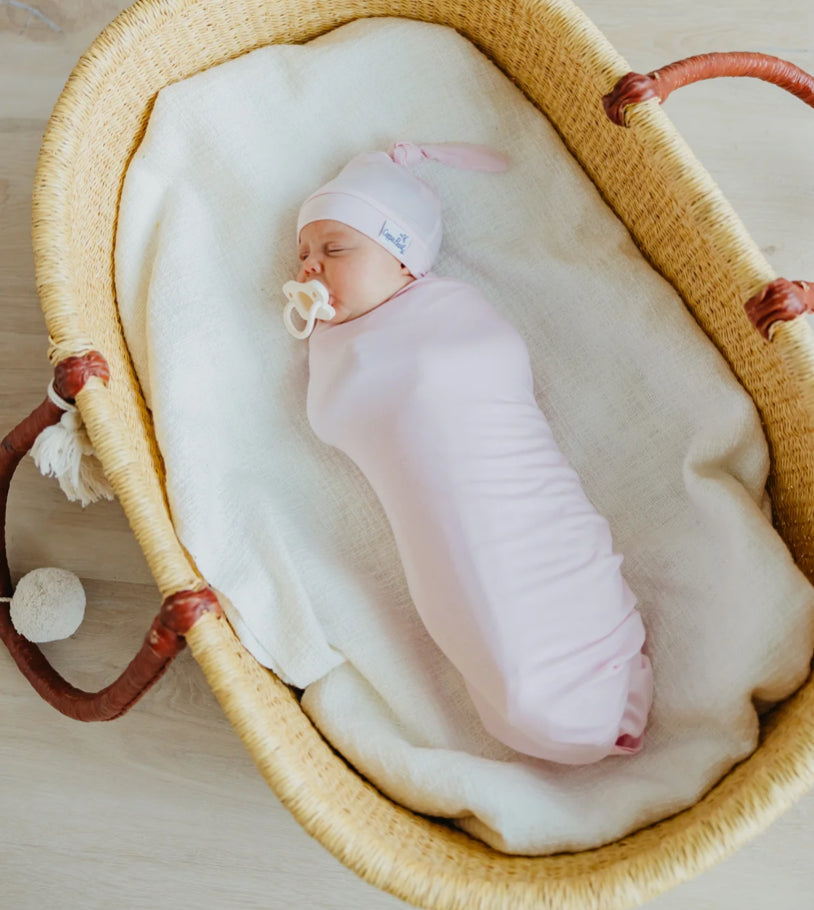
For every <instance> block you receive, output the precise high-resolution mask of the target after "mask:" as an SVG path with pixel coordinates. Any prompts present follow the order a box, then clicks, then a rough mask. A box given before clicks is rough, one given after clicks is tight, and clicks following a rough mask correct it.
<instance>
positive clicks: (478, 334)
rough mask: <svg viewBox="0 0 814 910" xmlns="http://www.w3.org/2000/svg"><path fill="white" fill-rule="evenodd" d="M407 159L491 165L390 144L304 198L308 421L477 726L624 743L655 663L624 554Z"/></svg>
mask: <svg viewBox="0 0 814 910" xmlns="http://www.w3.org/2000/svg"><path fill="white" fill-rule="evenodd" d="M422 157H424V158H433V159H436V160H438V161H442V162H443V163H445V164H447V165H451V166H457V167H464V168H468V169H474V170H492V171H497V170H505V168H506V159H505V157H504V156H501V155H498V154H497V153H494V152H492V151H490V150H489V149H486V148H484V147H483V146H473V145H465V144H463V145H461V144H443V145H422V146H415V145H412V144H410V143H396V144H394V145H393V146H392V148H391V149H390V151H389V152H388V153H384V152H370V153H364V154H361V155H358V156H356V157H355V158H353V159H352V160H351V161H350V162H349V163H348V164H347V165H346V166H345V168H344V169H343V170H342V171H341V172H340V173H339V175H338V176H337V177H336V178H334V179H333V180H332V181H330V182H329V183H327V184H325V185H324V186H322V187H321V188H320V189H318V190H316V191H315V192H314V193H313V194H312V195H311V196H309V197H308V199H306V201H305V202H304V203H303V205H302V208H301V210H300V213H299V218H298V222H297V237H298V243H299V258H300V267H299V274H298V275H297V281H298V282H300V283H303V284H305V283H307V282H313V281H316V282H318V283H319V284H317V285H316V286H315V287H316V288H317V289H318V290H320V291H322V290H323V288H324V291H323V293H325V295H326V296H327V301H328V304H329V306H330V307H331V308H332V309H331V310H324V309H323V310H322V313H323V315H324V316H326V317H327V316H331V318H330V320H328V319H327V318H326V319H320V320H318V321H316V322H315V323H314V326H313V333H312V334H311V335H310V340H309V359H308V363H309V374H310V375H309V382H308V401H307V413H308V419H309V422H310V424H311V427H312V428H313V430H314V433H315V434H316V435H317V437H318V438H319V439H320V440H322V442H324V443H326V444H328V445H331V446H335V447H336V448H338V449H340V450H341V451H343V452H344V453H345V454H346V455H347V456H349V457H350V458H351V459H352V460H353V461H354V462H355V463H356V464H357V466H358V467H359V469H360V470H361V471H362V472H363V474H364V475H365V477H366V478H367V479H368V481H369V482H370V484H371V486H372V487H373V489H374V491H375V493H376V495H377V496H378V498H379V500H380V501H381V503H382V506H383V508H384V511H385V513H386V515H387V518H388V520H389V522H390V524H391V526H392V530H393V534H394V537H395V540H396V544H397V547H398V550H399V554H400V557H401V560H402V563H403V567H404V572H405V577H406V580H407V584H408V587H409V591H410V595H411V597H412V600H413V602H414V604H415V607H416V609H417V611H418V613H419V615H420V617H421V619H422V621H423V623H424V625H425V626H426V628H427V631H428V632H429V634H430V635H431V636H432V638H433V639H434V640H435V641H436V643H437V644H438V646H439V647H440V648H441V650H442V651H443V652H444V653H445V654H446V656H447V657H448V658H449V660H450V661H451V662H452V663H453V665H454V666H455V667H456V668H457V669H458V671H459V672H460V673H461V674H462V676H463V678H464V680H465V683H466V687H467V690H468V692H469V694H470V696H471V698H472V701H473V703H474V705H475V708H476V709H477V711H478V714H479V715H480V718H481V720H482V722H483V724H484V727H485V728H486V730H487V731H488V732H489V733H490V734H491V735H492V736H494V737H495V738H496V739H498V740H500V741H501V742H503V743H505V744H506V745H508V746H510V747H511V748H513V749H515V750H516V751H518V752H521V753H524V754H526V755H530V756H534V757H536V758H541V759H547V760H550V761H555V762H563V763H566V764H584V763H588V762H595V761H598V760H600V759H602V758H604V757H606V756H608V755H622V754H630V753H634V752H637V751H638V750H639V749H640V748H641V743H642V735H643V731H644V727H645V722H646V720H647V714H648V711H649V709H650V703H651V697H652V676H651V669H650V661H649V660H648V658H647V657H646V656H645V655H644V654H643V653H642V645H643V643H644V638H645V633H644V626H643V624H642V620H641V617H640V616H639V613H638V612H637V611H636V609H635V604H636V598H635V596H634V594H633V593H632V591H631V590H630V588H629V587H628V585H627V583H626V582H625V580H624V578H623V577H622V574H621V571H620V566H621V562H622V557H621V556H618V555H615V554H614V552H613V549H612V541H611V535H610V530H609V526H608V523H607V521H606V520H605V519H604V518H603V517H602V516H601V515H599V514H598V513H597V512H596V511H595V509H594V508H593V506H592V505H591V503H590V502H589V501H588V499H587V497H586V495H585V493H584V492H583V490H582V487H581V485H580V481H579V478H578V477H577V475H576V473H575V472H574V471H573V470H572V469H571V468H570V467H569V465H568V463H567V462H566V460H565V458H564V457H563V455H562V454H561V452H560V451H559V449H558V447H557V444H556V442H555V440H554V437H553V435H552V433H551V429H550V428H549V425H548V423H547V421H546V419H545V417H544V415H543V414H542V412H541V411H540V409H539V407H538V406H537V403H536V401H535V398H534V394H533V379H532V372H531V366H530V361H529V355H528V350H527V348H526V345H525V342H524V341H523V339H522V338H521V336H520V334H519V333H518V332H517V331H516V330H515V329H514V327H513V326H512V325H510V324H509V323H508V322H507V321H506V320H505V319H504V318H502V317H501V316H500V315H499V314H498V313H497V312H496V311H495V309H494V308H493V307H492V305H491V304H490V303H489V301H488V300H487V299H486V298H485V297H484V296H483V295H482V294H481V293H480V291H478V289H477V288H476V287H474V286H473V285H471V284H468V283H467V282H464V281H457V280H455V279H452V278H444V277H440V276H437V275H435V274H434V273H432V272H431V271H430V268H431V266H432V264H433V261H434V260H435V257H436V255H437V253H438V250H439V247H440V244H441V213H440V200H439V199H438V197H437V195H436V193H435V192H434V190H432V189H431V188H430V187H429V185H428V184H427V183H426V182H425V181H423V180H420V179H418V178H417V177H416V176H415V175H414V174H412V172H411V171H410V169H409V166H410V165H411V164H413V163H414V162H415V161H417V160H420V159H421V158H422ZM311 286H312V287H314V285H311ZM287 293H290V288H289V291H288V292H287ZM332 313H333V315H331V314H332Z"/></svg>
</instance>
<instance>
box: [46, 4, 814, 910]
mask: <svg viewBox="0 0 814 910" xmlns="http://www.w3.org/2000/svg"><path fill="white" fill-rule="evenodd" d="M366 16H403V17H407V18H412V19H421V20H425V21H429V22H435V23H439V24H442V25H448V26H451V27H453V28H455V29H457V30H458V31H459V32H460V33H461V34H463V35H464V36H465V37H466V38H467V39H469V40H470V41H471V42H472V43H473V44H474V45H475V46H477V47H478V48H479V49H480V50H481V51H482V52H483V53H485V54H486V55H488V56H489V57H490V58H491V59H492V60H493V61H494V63H495V64H496V65H497V66H498V67H500V68H501V69H502V70H503V72H504V73H506V74H507V76H509V77H510V78H511V79H512V81H513V82H514V83H515V84H516V85H517V86H519V88H520V89H521V90H522V91H523V92H524V93H525V94H526V95H527V96H528V97H529V98H530V99H531V101H532V102H533V103H534V104H535V105H536V106H537V107H538V109H539V110H540V111H541V112H542V113H544V114H545V115H546V116H547V117H548V118H549V119H550V120H551V122H552V123H553V124H554V126H555V128H556V129H557V131H558V133H559V134H560V136H561V137H562V139H563V141H564V143H565V144H566V146H567V147H568V149H569V150H570V151H571V152H572V154H573V155H574V156H575V157H576V158H577V159H578V160H579V162H580V163H581V165H582V167H583V168H584V169H585V171H586V172H587V174H588V175H589V176H590V177H591V179H592V180H593V181H594V183H595V184H596V186H597V187H598V189H599V191H600V192H601V194H602V196H603V197H604V198H605V200H606V201H607V202H608V204H609V205H610V206H611V207H612V208H613V209H614V210H615V211H616V213H617V214H618V216H619V217H620V218H621V219H622V221H623V222H624V223H625V225H626V226H627V227H628V229H629V230H630V232H631V234H632V235H633V237H634V239H635V240H636V243H637V244H638V246H639V248H640V249H641V251H642V253H643V255H644V256H645V257H646V258H647V259H648V261H649V262H650V263H651V264H652V265H653V267H654V268H656V269H657V270H658V271H659V272H661V273H662V274H663V275H664V276H665V277H666V278H667V279H668V280H669V281H670V282H672V284H673V285H674V286H675V288H676V289H677V290H678V292H679V293H680V294H681V296H682V298H683V299H684V301H685V303H686V305H687V307H688V308H689V309H690V311H691V312H692V313H693V314H694V316H695V318H696V319H697V321H698V323H699V324H700V325H701V327H702V328H703V329H704V330H705V331H706V333H707V334H708V336H709V337H710V338H711V339H712V340H713V342H714V343H715V344H716V345H717V347H718V348H719V349H720V351H721V352H722V354H723V356H724V358H725V359H726V361H727V362H728V363H729V365H730V367H731V369H732V370H733V372H734V374H735V375H736V376H737V377H738V379H739V380H740V381H741V383H742V384H743V385H744V387H745V388H746V389H747V390H748V391H749V393H750V394H751V396H752V398H753V399H754V401H755V403H756V405H757V407H758V409H759V411H760V414H761V416H762V419H763V422H764V425H765V429H766V434H767V437H768V441H769V447H770V453H771V457H772V471H771V476H770V486H769V492H770V494H771V496H772V500H773V507H774V514H775V523H776V527H777V529H778V531H779V532H780V534H781V535H782V536H783V538H784V540H785V541H786V543H787V544H788V546H789V548H790V550H791V552H792V554H793V556H794V558H795V560H796V562H797V563H798V565H799V566H800V567H801V569H802V570H803V571H804V572H805V573H806V575H807V576H808V577H809V578H810V579H812V578H814V540H813V539H812V536H811V535H810V534H808V533H807V532H808V529H809V528H810V527H811V519H812V508H813V507H814V502H813V501H812V499H813V497H814V483H812V480H813V479H814V448H813V447H812V445H811V441H812V438H811V433H812V425H814V344H813V343H812V332H811V330H810V328H809V326H808V324H807V322H806V321H805V320H804V319H802V318H800V319H797V320H795V321H793V322H790V323H785V324H782V325H780V326H779V327H778V328H777V329H776V330H775V331H774V333H773V338H772V341H771V343H766V342H764V341H763V340H762V339H761V338H760V336H759V335H758V333H757V332H756V331H755V330H754V329H753V328H752V326H751V324H750V323H749V322H748V320H747V318H746V317H745V315H744V313H743V304H744V303H745V301H746V300H747V299H748V298H749V297H750V296H752V295H753V294H754V293H756V292H757V291H758V290H760V289H761V288H762V287H763V286H764V285H765V284H766V283H767V282H768V281H771V280H772V279H773V278H775V277H776V276H775V275H774V273H773V272H772V270H771V268H770V267H769V265H768V264H767V263H766V262H765V260H764V259H763V258H762V256H761V254H760V253H759V251H758V249H757V248H756V246H755V244H754V243H753V242H752V240H751V239H750V238H749V236H748V235H747V234H746V232H745V230H744V228H743V226H742V225H741V223H740V221H739V220H738V218H737V216H736V215H735V214H734V213H733V211H732V210H731V208H730V207H729V205H728V204H727V203H726V201H725V200H724V199H723V198H722V196H721V194H720V192H719V190H718V189H717V187H716V186H715V184H714V182H713V181H712V180H711V178H710V177H709V175H708V174H707V173H706V172H705V171H704V170H703V168H702V167H701V166H700V165H699V164H698V162H697V161H696V160H695V159H694V158H693V156H692V154H691V153H690V151H689V149H688V148H687V147H686V146H685V144H684V143H683V142H682V140H681V138H680V137H679V136H678V135H677V133H676V131H675V130H674V129H673V127H672V126H671V124H670V122H669V120H668V119H667V117H666V116H665V115H664V113H663V112H662V110H661V109H660V108H659V106H658V104H657V103H656V102H655V101H650V102H645V103H644V104H642V105H639V106H638V108H637V109H636V110H635V111H633V112H632V113H631V114H630V116H629V122H630V123H631V126H632V129H629V130H623V129H620V128H619V127H616V126H613V125H612V124H610V122H609V121H608V120H607V119H606V118H605V115H604V113H603V110H602V105H601V100H600V99H601V96H602V95H603V94H605V93H606V92H608V91H610V89H611V88H612V87H613V85H614V83H615V81H616V80H617V79H618V78H619V77H620V76H622V75H623V74H625V73H626V72H628V71H629V69H630V68H629V66H628V65H627V64H626V63H625V61H624V60H623V59H621V58H620V57H619V55H618V54H616V52H615V51H614V50H613V48H612V47H610V46H609V44H608V43H607V41H606V40H605V39H604V37H603V36H602V35H601V34H600V33H599V32H598V31H597V30H596V29H595V28H594V27H593V25H592V24H591V23H590V22H589V21H588V20H587V19H586V18H585V17H584V16H583V15H582V14H581V13H580V12H579V10H577V9H576V8H575V7H574V6H572V5H571V4H570V2H568V0H475V2H473V0H378V2H377V0H275V2H269V0H265V2H261V0H142V2H139V3H136V5H135V6H133V7H131V8H130V9H129V10H127V11H125V12H124V13H122V15H120V16H119V17H118V18H117V19H116V20H114V22H113V23H112V24H111V25H110V26H108V28H107V29H106V30H105V31H104V32H103V33H102V34H101V35H100V36H99V38H98V39H97V40H96V41H95V42H94V43H93V45H92V46H91V47H90V49H89V50H88V51H87V52H86V54H84V55H83V57H82V58H81V59H80V60H79V62H78V63H77V65H76V68H75V69H74V72H73V73H72V75H71V77H70V79H69V80H68V83H67V84H66V86H65V89H64V91H63V93H62V95H61V97H60V99H59V101H58V103H57V105H56V107H55V109H54V112H53V114H52V116H51V119H50V121H49V125H48V128H47V130H46V134H45V136H44V139H43V143H42V148H41V153H40V158H39V164H38V169H37V175H36V181H35V190H34V212H33V221H34V225H33V236H34V253H35V262H36V274H37V285H38V290H39V294H40V298H41V301H42V306H43V310H44V312H45V317H46V321H47V325H48V330H49V332H50V335H51V338H52V340H53V344H52V348H51V351H50V357H51V360H52V361H53V362H54V363H56V362H58V361H59V360H61V359H63V358H64V357H66V356H69V355H71V354H79V353H83V352H85V351H87V350H88V349H91V348H94V349H97V350H99V351H101V353H102V354H103V355H104V356H105V357H106V358H107V360H108V363H109V364H110V367H111V374H112V379H111V381H110V383H109V385H108V386H107V387H105V386H104V385H102V383H101V382H100V381H99V380H96V379H93V380H91V381H90V382H88V384H87V385H86V387H85V388H84V389H83V391H82V392H80V394H79V396H78V405H79V407H80V410H81V412H82V415H83V417H84V419H85V421H86V423H87V426H88V430H89V433H90V436H91V439H92V442H93V444H94V446H95V448H96V451H97V453H98V454H99V456H100V458H101V460H102V463H103V464H104V467H105V470H106V472H107V474H108V476H109V478H110V480H111V483H112V484H113V486H114V489H115V491H116V494H117V496H118V497H119V499H120V501H121V503H122V505H123V507H124V510H125V512H126V514H127V516H128V519H129V521H130V524H131V526H132V528H133V531H134V533H135V535H136V537H137V539H138V541H139V543H140V545H141V547H142V549H143V551H144V553H145V555H146V557H147V560H148V562H149V565H150V568H151V570H152V572H153V575H154V577H155V579H156V583H157V585H158V587H159V589H160V590H161V592H162V595H164V596H166V595H169V594H171V593H174V592H176V591H181V590H188V589H199V588H201V587H203V586H204V585H205V580H204V579H202V578H201V577H200V574H199V573H198V572H197V570H196V568H195V566H194V565H193V564H192V561H191V560H190V558H189V555H188V554H187V553H186V552H185V551H184V549H183V547H182V546H181V544H180V543H179V541H178V540H177V538H176V536H175V533H174V530H173V527H172V522H171V520H170V516H169V511H168V507H167V500H166V495H165V490H164V472H163V466H162V462H161V456H160V453H159V451H158V448H157V445H156V442H155V436H154V433H153V428H152V424H151V419H150V414H149V412H148V410H147V409H146V407H145V404H144V400H143V397H142V395H141V392H140V389H139V386H138V381H137V379H136V377H135V374H134V371H133V368H132V364H131V361H130V358H129V355H128V352H127V348H126V346H125V343H124V340H123V336H122V332H121V326H120V323H119V320H118V315H117V310H116V301H115V295H114V282H113V250H114V240H115V231H116V216H117V208H118V204H119V198H120V193H121V187H122V183H123V180H124V175H125V172H126V169H127V166H128V163H129V161H130V158H131V156H132V154H133V152H134V151H135V149H136V148H137V146H138V144H139V142H140V140H141V137H142V135H143V133H144V129H145V127H146V124H147V120H148V118H149V115H150V111H151V109H152V104H153V101H154V99H155V97H156V94H157V92H158V91H159V90H160V89H161V88H163V87H164V86H165V85H167V84H169V83H171V82H176V81H178V80H179V79H184V78H186V77H188V76H191V75H192V74H194V73H196V72H198V71H200V70H202V69H205V68H207V67H211V66H213V65H216V64H219V63H222V62H224V61H225V60H228V59H231V58H233V57H236V56H238V55H240V54H243V53H246V52H248V51H251V50H254V49H255V48H257V47H260V46H263V45H267V44H271V43H282V42H286V43H302V42H305V41H309V40H311V39H313V38H315V37H317V36H318V35H320V34H322V33H324V32H326V31H329V30H331V29H333V28H336V27H338V26H340V25H343V24H344V23H346V22H349V21H351V20H353V19H357V18H361V17H366ZM188 641H189V644H190V647H191V649H192V652H193V654H194V655H195V657H196V659H197V660H198V662H199V663H200V664H201V666H202V668H203V670H204V672H205V674H206V676H207V679H208V681H209V684H210V685H211V687H212V689H213V691H214V692H215V694H216V696H217V698H218V699H219V701H220V703H221V705H222V706H223V708H224V710H225V712H226V713H227V715H228V716H229V718H230V719H231V721H232V723H233V724H234V726H235V727H236V729H237V731H238V733H239V735H240V737H241V738H242V740H243V741H244V743H245V745H246V747H247V748H248V749H249V751H250V753H251V755H252V756H253V758H254V760H255V761H256V763H257V765H258V767H259V768H260V770H261V771H262V773H263V775H264V776H265V778H266V779H267V781H268V783H269V784H270V786H271V787H272V788H273V789H274V791H275V793H276V794H277V795H278V797H279V798H280V799H281V800H282V802H283V803H284V804H285V805H286V806H287V807H288V808H289V809H290V811H291V812H292V813H293V814H294V816H295V817H296V818H297V820H298V821H299V822H300V824H302V825H303V827H304V828H305V829H306V830H307V831H308V832H309V833H310V834H312V835H313V836H314V837H316V838H318V839H319V840H320V841H321V842H322V843H323V844H324V845H325V846H326V847H327V849H329V850H330V851H331V852H332V853H333V854H334V855H335V856H337V857H338V858H339V859H340V860H341V861H342V862H344V863H345V864H347V865H348V866H349V867H351V868H352V869H353V870H354V871H355V872H357V873H358V874H359V875H360V876H362V877H363V878H364V879H366V880H367V881H369V882H371V883H373V884H374V885H377V886H379V887H381V888H384V889H386V890H388V891H390V892H392V893H393V894H396V895H398V896H399V897H401V898H403V899H405V900H407V901H409V902H411V903H414V904H416V905H418V906H423V907H427V908H450V910H451V908H459V910H478V908H505V910H523V908H532V907H534V908H536V910H540V908H552V910H553V908H556V910H568V908H573V910H591V908H595V910H615V908H620V910H621V908H627V907H634V906H637V905H639V904H641V903H643V902H645V901H646V900H649V899H650V898H652V897H654V896H655V895H657V894H658V893H660V892H662V891H664V890H666V889H668V888H670V887H672V886H673V885H675V884H678V883H680V882H682V881H684V880H685V879H687V878H689V877H691V876H693V875H696V874H698V873H699V872H701V871H702V870H703V869H705V868H707V867H708V866H710V865H712V864H713V863H715V862H717V861H719V860H721V859H723V858H724V857H725V856H726V855H727V854H729V853H730V852H732V850H734V849H735V848H736V847H738V846H739V845H741V844H743V843H744V842H745V841H746V840H748V839H749V838H750V837H752V836H753V835H755V834H756V833H757V832H759V831H760V830H761V829H762V828H764V827H765V826H766V825H767V824H769V823H770V822H771V821H772V820H773V819H774V818H775V817H776V816H777V815H778V814H779V813H780V812H781V811H782V810H783V809H784V808H786V807H787V806H788V805H790V804H791V803H792V802H793V801H794V800H795V799H796V798H798V797H799V796H800V795H801V794H802V793H803V792H804V791H805V790H806V789H807V788H808V787H809V786H810V785H811V783H812V782H814V771H813V770H812V769H814V721H812V718H814V704H812V702H814V685H813V684H812V683H811V681H809V682H807V683H806V685H805V686H803V688H802V689H801V690H800V691H798V692H797V693H796V694H795V695H794V696H793V697H792V698H790V699H788V700H787V701H786V702H784V703H783V704H782V705H780V706H779V707H778V708H777V709H775V710H774V711H772V712H771V713H770V714H769V715H768V716H767V717H765V718H764V720H763V726H762V731H761V742H760V745H759V747H758V749H757V750H756V752H755V753H754V754H753V755H752V756H751V757H750V758H749V759H748V760H746V761H744V762H742V763H741V764H740V765H738V766H737V767H736V768H734V769H733V770H732V771H731V772H730V773H729V774H728V775H727V776H726V777H725V778H724V779H723V780H722V781H721V782H720V783H719V784H718V785H716V786H715V787H714V788H713V789H712V790H711V791H710V792H709V793H708V794H707V795H706V796H705V797H704V798H703V799H702V800H701V801H700V802H698V803H697V804H696V805H695V806H693V807H692V808H690V809H688V810H687V811H684V812H682V813H680V814H679V815H676V816H674V817H672V818H670V819H667V820H665V821H663V822H661V823H659V824H657V825H654V826H651V827H649V828H646V829H644V830H642V831H639V832H637V833H635V834H633V835H631V836H629V837H626V838H624V839H623V840H621V841H618V842H616V843H613V844H610V845H607V846H605V847H602V848H600V849H597V850H592V851H586V852H582V853H576V854H560V855H556V856H548V857H540V858H528V857H514V856H507V855H504V854H500V853H498V852H496V851H493V850H491V849H490V848H488V847H486V846H485V845H484V844H482V843H480V842H478V841H476V840H474V839H471V838H469V837H467V836H466V835H464V834H462V833H461V832H459V831H456V830H454V829H453V828H451V827H448V826H445V825H444V824H441V823H438V822H435V821H430V820H428V819H425V818H423V817H420V816H418V815H415V814H413V813H411V812H409V811H407V810H405V809H403V808H401V807H399V806H396V805H394V804H393V803H392V802H390V801H389V800H387V799H386V798H385V797H383V796H382V795H381V794H380V793H378V792H377V791H376V790H375V789H374V788H373V787H371V786H370V785H369V784H368V783H367V782H366V781H364V780H363V779H362V778H361V777H360V776H359V775H358V774H357V773H356V772H355V771H354V770H353V769H352V768H350V767H349V766H348V765H347V764H346V763H345V762H344V761H343V759H342V758H341V757H340V756H338V755H337V754H336V753H335V752H334V751H333V750H332V749H331V748H330V746H329V745H328V744H327V743H326V742H325V741H324V740H323V739H322V737H321V736H320V734H319V732H318V731H317V730H315V729H314V727H313V726H312V724H311V723H310V721H309V720H308V718H307V717H306V716H305V714H304V713H303V712H302V711H301V710H300V708H299V705H298V702H297V700H296V698H295V696H294V694H293V693H292V692H290V691H289V690H288V688H287V687H286V686H285V685H283V684H282V683H281V682H280V681H279V680H278V679H277V678H276V677H274V676H273V675H272V674H271V673H270V672H268V671H267V670H265V669H263V668H262V667H260V666H259V665H258V664H257V663H255V662H254V660H253V659H252V658H251V657H250V655H249V654H248V653H247V652H246V651H245V650H244V649H243V647H242V646H241V644H240V643H239V641H238V640H237V639H236V637H235V636H234V634H233V633H232V631H231V629H230V628H229V626H228V624H227V623H226V622H225V621H224V620H222V619H217V618H215V617H214V616H213V615H212V614H208V615H205V616H204V617H203V618H202V619H200V620H199V621H198V622H197V623H196V624H195V626H194V627H193V629H192V630H191V632H190V634H189V636H188ZM225 786H228V783H225Z"/></svg>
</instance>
